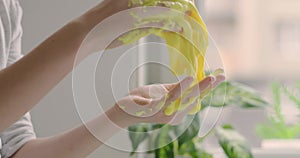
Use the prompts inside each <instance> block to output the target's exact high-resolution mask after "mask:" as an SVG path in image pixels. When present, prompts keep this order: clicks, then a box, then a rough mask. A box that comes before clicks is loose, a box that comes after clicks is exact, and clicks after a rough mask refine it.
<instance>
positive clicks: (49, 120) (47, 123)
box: [20, 0, 129, 158]
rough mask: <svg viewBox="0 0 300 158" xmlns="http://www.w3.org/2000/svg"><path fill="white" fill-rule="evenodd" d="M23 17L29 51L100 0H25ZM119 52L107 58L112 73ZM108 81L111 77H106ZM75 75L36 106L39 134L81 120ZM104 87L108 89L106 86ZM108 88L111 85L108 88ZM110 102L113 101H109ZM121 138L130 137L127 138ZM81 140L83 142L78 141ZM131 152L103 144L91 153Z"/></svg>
mask: <svg viewBox="0 0 300 158" xmlns="http://www.w3.org/2000/svg"><path fill="white" fill-rule="evenodd" d="M20 2H21V5H22V7H23V11H24V18H23V28H24V36H23V53H24V54H26V53H27V52H28V51H30V50H31V49H32V48H34V47H35V46H36V45H37V44H39V43H40V42H41V41H43V40H44V39H45V38H46V37H47V36H49V35H50V34H52V33H53V32H54V31H56V30H57V29H58V28H60V27H61V26H63V24H65V23H66V22H67V21H69V20H71V19H72V18H74V17H76V16H78V15H80V14H81V13H83V12H84V11H85V10H87V9H88V8H90V7H92V6H93V5H95V4H96V3H98V2H99V1H98V0H21V1H20ZM117 57H118V54H115V55H113V56H108V57H107V58H106V60H105V62H104V64H105V65H106V66H108V68H107V69H105V70H104V71H105V72H104V73H103V74H109V73H110V68H109V67H111V65H109V64H110V63H113V62H111V61H112V60H115V59H116V58H117ZM103 80H104V81H105V80H106V81H109V80H107V78H106V79H103ZM71 86H72V83H71V76H70V75H69V76H67V77H66V78H65V79H64V80H63V81H62V82H61V83H60V84H59V85H58V86H57V87H56V88H54V89H53V90H52V91H51V92H50V93H49V94H48V95H47V96H46V97H45V98H44V99H43V100H42V101H41V102H40V103H39V105H38V106H36V107H35V108H34V109H33V110H32V118H33V122H34V125H35V129H36V132H37V134H38V136H41V137H43V136H51V135H54V134H57V133H60V132H62V131H65V130H68V129H70V128H72V127H75V126H77V125H79V124H80V123H81V121H80V118H79V116H78V114H77V112H76V109H75V105H74V101H73V97H72V87H71ZM104 86H105V85H103V86H101V85H99V87H101V88H102V89H103V88H104V90H106V89H105V88H109V87H104ZM107 90H108V89H107ZM108 102H109V101H108ZM120 141H128V140H126V139H124V140H120ZM78 143H80V142H78ZM128 155H129V154H128V153H125V152H120V151H117V150H114V149H111V148H109V147H105V146H104V147H101V148H100V149H99V150H97V151H96V152H95V153H94V154H93V155H91V156H90V157H91V158H93V157H95V158H96V157H97V158H99V157H115V158H117V157H122V158H123V157H128Z"/></svg>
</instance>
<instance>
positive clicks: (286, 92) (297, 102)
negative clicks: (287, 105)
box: [283, 87, 300, 109]
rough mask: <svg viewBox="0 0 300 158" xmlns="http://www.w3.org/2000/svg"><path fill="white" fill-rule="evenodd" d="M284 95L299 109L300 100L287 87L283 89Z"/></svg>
mask: <svg viewBox="0 0 300 158" xmlns="http://www.w3.org/2000/svg"><path fill="white" fill-rule="evenodd" d="M283 92H284V94H285V95H286V96H287V97H289V99H290V100H291V101H292V102H294V103H295V104H296V105H297V108H298V109H300V98H299V97H297V96H296V95H295V94H293V93H292V92H291V91H289V89H288V88H287V87H284V88H283Z"/></svg>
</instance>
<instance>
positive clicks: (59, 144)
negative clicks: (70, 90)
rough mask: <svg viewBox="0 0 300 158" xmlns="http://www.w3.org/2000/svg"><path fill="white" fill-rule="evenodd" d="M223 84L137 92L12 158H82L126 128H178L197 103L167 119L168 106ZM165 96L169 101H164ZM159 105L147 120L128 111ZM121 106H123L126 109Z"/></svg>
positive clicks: (185, 84) (207, 81) (188, 80)
mask: <svg viewBox="0 0 300 158" xmlns="http://www.w3.org/2000/svg"><path fill="white" fill-rule="evenodd" d="M223 80H224V76H222V75H220V76H217V77H216V79H215V80H213V79H212V78H211V77H208V78H206V79H204V80H203V81H201V82H200V83H199V84H198V85H195V86H194V87H192V88H191V90H187V89H188V87H189V86H190V84H191V82H192V80H191V78H186V79H185V80H183V81H181V82H179V83H175V84H171V85H151V86H145V87H140V88H137V89H136V90H133V91H132V92H131V93H130V95H129V96H127V97H124V98H123V99H121V100H120V101H119V102H118V103H116V105H115V106H113V107H112V108H111V109H109V110H108V111H106V112H105V114H102V115H100V116H98V117H97V118H95V119H94V120H92V121H90V122H88V123H87V124H86V125H82V126H80V127H78V128H75V129H73V130H71V131H69V132H66V133H63V134H61V135H58V136H54V137H50V138H43V139H36V140H32V141H30V142H28V143H27V144H25V145H24V146H23V147H22V148H21V149H20V150H19V151H18V152H17V153H16V154H15V155H14V156H13V158H40V157H43V158H53V157H55V158H83V157H87V156H88V155H89V154H90V153H92V152H93V151H94V150H95V149H96V148H98V147H99V146H101V145H102V144H103V143H104V142H105V141H106V140H107V139H109V138H110V137H112V136H113V135H114V134H116V133H117V132H119V131H120V130H121V129H123V128H126V127H127V126H129V125H132V124H135V123H141V122H144V123H145V122H146V123H162V124H173V125H177V124H179V123H180V122H181V120H182V119H183V118H184V117H185V116H186V114H187V113H188V112H189V111H190V110H191V109H193V108H194V106H195V105H196V104H197V101H196V102H194V103H191V104H189V105H188V106H187V108H186V109H185V110H183V111H180V112H177V113H175V114H173V115H171V116H166V115H165V109H166V107H167V106H168V105H170V103H172V102H174V101H175V100H177V99H178V98H179V97H182V105H184V104H186V102H185V100H186V101H187V100H189V99H190V98H194V97H199V96H201V91H204V90H206V89H207V88H208V87H210V85H213V87H215V86H217V85H218V84H219V83H220V82H222V81H223ZM149 89H152V90H154V91H155V92H156V94H155V95H156V96H160V97H157V98H151V94H150V91H149ZM186 90H187V91H189V92H190V93H188V94H185V95H184V94H183V93H182V92H184V91H186ZM159 93H161V94H159ZM165 96H170V97H167V99H166V100H165V98H164V97H165ZM161 101H163V103H164V106H163V107H161V109H159V110H157V111H155V110H153V111H152V112H151V113H149V117H145V116H144V117H141V116H132V115H131V114H134V113H135V111H134V110H135V108H132V109H131V107H132V106H134V105H137V106H142V107H144V108H145V109H147V108H152V109H155V108H154V107H157V106H158V105H159V106H160V102H161ZM187 102H188V101H187ZM121 106H124V107H125V109H124V107H123V108H121ZM117 126H118V127H117ZM88 129H89V130H88Z"/></svg>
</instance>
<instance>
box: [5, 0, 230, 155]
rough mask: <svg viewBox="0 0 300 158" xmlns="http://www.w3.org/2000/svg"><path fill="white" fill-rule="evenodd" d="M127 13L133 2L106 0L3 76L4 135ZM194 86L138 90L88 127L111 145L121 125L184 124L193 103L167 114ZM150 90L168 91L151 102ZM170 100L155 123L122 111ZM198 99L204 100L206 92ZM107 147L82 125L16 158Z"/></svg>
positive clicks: (153, 118) (187, 81) (41, 140)
mask: <svg viewBox="0 0 300 158" xmlns="http://www.w3.org/2000/svg"><path fill="white" fill-rule="evenodd" d="M127 8H128V1H125V0H122V1H118V3H115V1H114V0H105V1H104V2H102V3H100V4H98V5H97V6H95V7H94V8H92V9H90V10H89V11H87V12H86V13H85V14H83V15H82V16H80V17H78V18H76V19H74V20H73V21H71V22H69V23H68V24H67V25H65V26H64V27H62V28H61V29H60V30H58V31H57V32H56V33H54V34H53V35H52V36H50V37H49V38H48V39H47V40H45V41H44V42H42V43H41V44H40V45H39V46H38V47H37V48H35V49H34V50H32V51H31V52H30V53H28V55H27V56H25V57H24V58H22V59H21V60H19V61H18V62H16V63H15V64H13V65H12V66H10V67H8V68H6V69H4V70H2V71H0V100H1V104H0V131H3V130H5V129H6V128H7V127H9V126H10V125H11V124H13V123H14V122H15V121H17V120H18V119H19V118H20V117H21V116H23V115H24V114H25V113H26V112H28V111H29V110H30V109H31V108H32V107H33V106H34V105H36V104H37V103H38V102H39V101H40V100H41V99H42V98H43V97H44V96H45V95H46V94H47V93H48V92H49V91H50V90H51V89H52V88H53V87H54V86H55V85H57V84H58V83H59V82H60V81H61V80H62V79H63V78H64V77H65V76H66V75H67V74H68V73H69V72H70V71H71V70H72V68H73V61H74V59H75V55H76V52H77V50H78V49H79V46H80V44H81V42H82V41H83V39H84V37H85V36H86V35H87V33H88V32H89V31H90V30H91V29H92V28H93V27H94V26H95V25H96V24H98V23H99V22H101V21H102V20H104V19H105V18H106V17H108V16H110V15H112V14H114V13H117V12H119V11H122V10H124V9H127ZM88 55H89V54H86V55H85V56H88ZM85 56H83V57H82V58H84V57H85ZM219 76H221V77H217V78H220V79H216V80H210V81H209V82H200V83H199V84H196V85H195V86H194V87H206V86H209V85H214V84H216V83H217V82H221V81H223V80H224V77H223V75H219ZM20 78H22V82H20V80H19V79H20ZM192 82H193V79H192V78H191V77H187V78H186V79H184V80H183V81H181V82H179V83H174V84H162V85H152V86H145V87H140V88H137V89H135V90H133V91H132V93H130V94H129V95H128V96H127V97H124V98H123V99H121V100H120V101H119V102H117V103H116V104H115V105H114V106H112V108H110V109H109V110H108V111H106V112H105V113H104V114H102V115H99V116H98V117H97V118H95V119H94V120H92V121H90V122H88V123H87V126H88V127H89V128H90V129H92V130H93V132H96V133H98V134H99V135H101V140H102V141H105V140H106V139H108V138H110V137H112V136H113V135H114V134H115V133H117V132H118V131H119V130H120V128H117V127H116V126H115V125H118V126H119V127H121V128H126V127H128V126H129V125H133V124H136V123H140V122H146V123H164V124H174V125H175V124H178V123H180V121H181V120H182V119H183V117H184V116H185V115H186V114H187V113H188V110H191V109H192V108H193V107H194V106H195V105H196V104H194V103H192V104H191V105H189V106H188V108H186V110H184V111H180V112H176V113H174V114H173V115H171V116H166V115H165V114H164V110H165V108H166V107H167V105H168V104H170V103H171V102H173V101H175V100H176V99H178V98H179V97H180V96H182V94H183V92H184V91H185V90H187V89H188V88H189V87H190V84H191V83H192ZM149 87H150V88H154V89H159V88H162V87H163V89H165V91H164V93H162V95H161V97H158V98H155V99H153V98H151V97H149V96H150V95H149V90H148V89H149ZM166 95H168V96H170V97H168V98H167V99H166V100H165V102H164V103H165V104H164V105H163V106H162V108H161V109H159V110H158V111H155V113H153V115H152V116H149V117H137V116H132V115H130V114H128V113H127V112H126V111H124V110H123V109H122V108H120V106H119V105H120V104H122V105H123V106H124V105H125V107H126V108H127V107H130V105H131V104H132V101H134V103H137V105H139V106H157V105H159V103H160V102H159V101H161V100H162V99H164V96H166ZM193 95H196V96H199V95H200V91H198V93H195V94H193ZM187 97H188V95H187ZM183 99H184V98H183ZM116 116H117V117H116ZM111 122H113V123H114V124H115V125H114V124H112V123H111ZM78 142H81V143H78ZM102 144H103V142H101V141H99V140H98V139H96V138H95V137H94V136H93V135H92V134H91V133H90V132H89V130H87V128H86V126H84V125H81V126H79V127H77V128H74V129H71V130H69V131H66V132H64V133H62V134H59V135H56V136H52V137H48V138H38V139H34V140H31V141H29V142H28V143H26V144H25V145H24V146H23V147H22V148H21V149H20V150H19V151H17V153H15V155H13V156H12V157H13V158H40V157H43V158H48V157H49V158H53V157H55V158H82V157H86V156H88V155H89V154H90V153H91V152H93V151H94V150H95V149H96V148H98V147H99V146H101V145H102Z"/></svg>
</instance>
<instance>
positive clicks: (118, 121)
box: [106, 105, 136, 128]
mask: <svg viewBox="0 0 300 158" xmlns="http://www.w3.org/2000/svg"><path fill="white" fill-rule="evenodd" d="M106 116H107V117H108V118H109V120H110V121H112V122H113V123H114V124H115V125H117V126H119V127H121V128H127V127H128V126H130V125H133V124H135V123H136V121H135V119H134V118H133V117H132V116H129V115H128V114H126V113H125V112H124V111H123V110H122V109H120V108H119V107H118V106H117V105H115V106H114V107H112V108H111V109H109V110H108V111H106Z"/></svg>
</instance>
